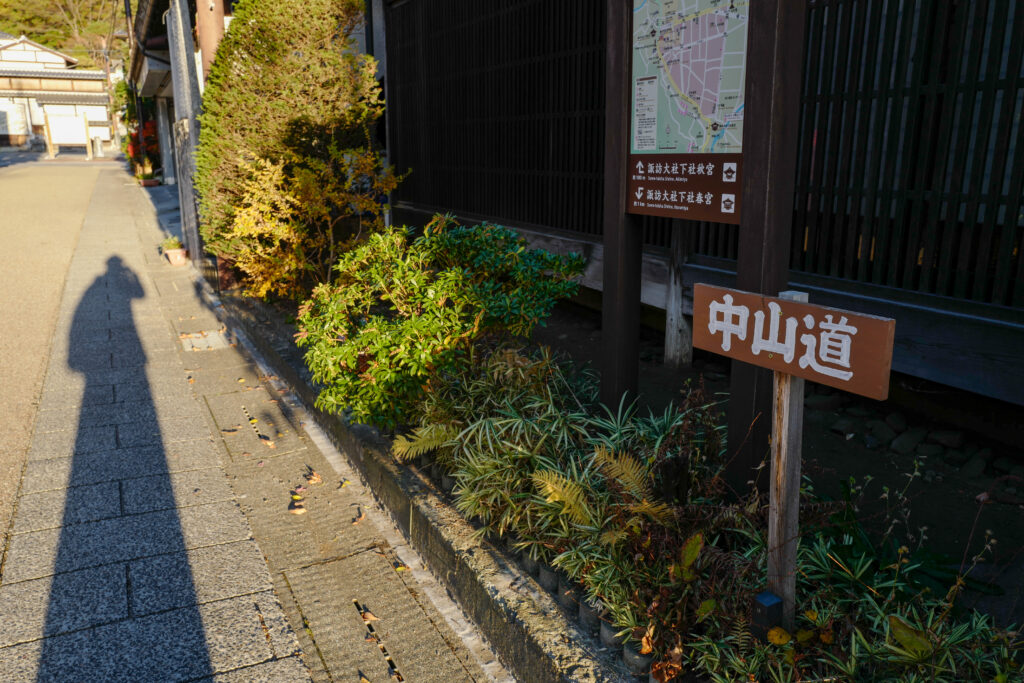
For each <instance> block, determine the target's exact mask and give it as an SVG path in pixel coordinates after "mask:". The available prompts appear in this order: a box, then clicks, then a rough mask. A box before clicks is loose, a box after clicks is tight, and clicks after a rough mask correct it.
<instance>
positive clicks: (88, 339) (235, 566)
mask: <svg viewBox="0 0 1024 683" xmlns="http://www.w3.org/2000/svg"><path fill="white" fill-rule="evenodd" d="M0 193H3V194H0V197H4V198H5V199H7V200H8V201H14V200H17V201H20V202H21V203H22V205H23V208H22V209H20V211H21V213H20V214H19V216H20V218H21V225H20V226H19V227H18V228H9V227H8V226H7V225H4V230H5V231H12V232H13V233H16V235H15V237H12V238H11V239H18V240H22V241H21V242H18V244H19V245H20V246H21V249H22V254H20V255H19V258H20V259H23V260H24V261H25V262H26V263H27V264H29V265H27V266H26V267H24V268H19V272H20V273H21V276H20V277H17V276H15V275H12V274H10V272H9V271H8V270H6V269H4V271H3V272H4V277H5V278H9V282H8V283H7V287H6V289H5V292H10V293H15V294H16V296H15V297H10V298H16V299H17V301H18V302H26V303H20V304H19V303H13V304H12V302H11V301H10V299H9V298H7V297H5V298H4V301H5V306H7V307H8V308H9V310H6V311H5V312H7V313H8V316H9V317H8V318H7V319H8V320H9V319H10V317H17V316H21V318H20V322H19V323H18V324H17V326H14V325H12V324H9V325H8V326H7V327H6V329H3V330H2V331H0V340H2V341H0V344H2V345H3V347H2V348H3V351H4V355H3V358H4V360H5V364H4V368H5V370H4V372H5V378H6V377H7V376H8V375H9V376H10V378H11V382H12V383H11V384H6V385H5V391H4V392H0V395H7V394H10V393H12V390H10V389H9V387H17V392H24V393H25V394H26V396H28V397H36V396H38V408H37V410H34V408H35V406H33V404H32V401H31V400H30V399H18V401H19V402H17V403H16V404H15V405H14V406H12V408H16V409H18V410H20V411H21V412H20V413H19V415H20V417H19V418H16V419H15V420H14V421H13V422H12V423H11V424H9V425H7V427H8V428H9V430H10V432H14V433H17V434H18V435H20V436H19V438H20V441H18V443H19V444H20V446H18V450H16V451H14V450H11V451H4V454H5V462H6V463H7V466H6V468H5V472H6V477H7V480H6V488H5V489H4V491H5V495H6V498H5V500H7V501H8V509H9V508H10V505H9V501H10V500H11V497H12V491H14V490H15V488H16V487H17V498H16V501H15V513H14V515H13V517H11V521H10V524H9V525H5V526H4V531H5V535H4V537H3V540H4V548H3V561H2V565H0V680H33V679H35V680H46V681H50V680H53V681H65V680H104V681H107V680H111V681H118V680H124V681H142V680H145V681H164V680H188V681H193V680H217V681H248V680H271V681H304V680H311V679H312V680H316V681H338V680H359V679H360V676H363V677H365V678H366V679H367V680H369V681H372V682H374V683H378V682H380V683H383V682H385V681H387V682H388V683H390V682H391V681H393V680H399V678H398V676H399V675H400V676H401V677H402V678H403V679H404V680H407V681H427V682H430V681H438V682H442V681H443V682H445V683H448V682H453V683H454V682H457V681H488V680H495V679H498V680H504V679H506V678H507V674H505V673H504V670H503V669H502V668H501V667H500V665H498V664H497V662H496V661H494V660H493V655H491V654H490V652H489V650H487V648H486V647H485V646H484V644H483V643H482V642H481V641H480V639H479V637H478V636H476V634H475V632H474V630H473V629H472V628H470V627H469V625H468V623H467V622H466V621H465V619H464V618H463V617H462V615H461V614H460V613H459V611H458V609H457V608H455V607H454V606H453V605H452V604H451V603H450V602H448V601H446V599H445V596H444V594H443V591H441V590H440V589H439V587H438V585H437V584H436V582H434V581H433V580H432V579H431V577H430V576H429V575H428V574H427V573H426V572H425V571H424V570H423V568H422V566H421V563H420V561H419V559H418V558H417V557H416V556H415V554H413V553H412V552H411V550H410V549H409V548H408V547H407V546H406V544H405V543H404V541H403V540H402V539H401V537H400V536H399V535H397V534H396V533H395V531H394V529H393V527H392V526H391V525H390V524H389V523H388V521H389V520H388V519H387V518H386V517H385V516H384V515H383V514H382V513H381V511H380V510H379V509H377V508H376V506H375V504H374V501H373V499H372V496H370V494H369V492H368V491H367V490H366V489H365V488H364V487H363V486H362V485H361V484H360V482H359V481H358V480H357V478H356V475H355V474H354V473H353V472H352V470H351V469H349V466H348V465H347V464H346V462H345V461H344V458H343V456H342V455H341V454H339V453H337V452H336V451H333V449H332V448H331V447H330V445H329V444H328V443H326V442H325V441H324V440H323V439H322V438H320V436H319V435H318V433H317V432H315V431H312V427H310V428H309V429H310V431H307V429H306V428H305V426H304V420H305V418H304V415H303V413H302V411H301V409H300V408H298V406H297V405H296V404H294V402H293V401H292V400H291V399H290V396H289V394H288V393H287V391H286V390H284V389H283V388H282V387H281V386H276V385H274V384H273V383H272V382H270V381H269V380H268V378H266V377H263V376H261V374H260V373H259V372H258V370H257V368H256V367H255V366H254V365H253V363H252V362H250V360H249V359H248V358H247V357H246V356H245V355H243V354H242V353H241V352H240V351H239V349H238V348H236V347H235V346H234V344H233V338H232V337H231V335H230V331H228V330H226V329H225V328H223V326H222V325H221V323H220V321H219V320H218V318H217V317H216V315H215V313H216V305H215V304H216V302H215V300H212V299H210V298H209V297H204V296H203V295H202V293H201V292H199V291H198V290H197V287H196V286H195V282H194V280H193V277H192V271H191V270H190V269H176V268H173V267H171V266H170V265H168V264H167V263H166V262H165V261H163V260H162V259H161V258H160V256H159V254H158V253H157V250H156V244H157V243H158V242H159V241H160V239H161V236H162V235H161V232H160V230H159V228H158V224H157V221H156V217H155V215H154V210H153V206H152V205H151V204H150V203H149V200H148V198H147V196H146V195H145V193H143V192H142V191H141V190H140V189H138V188H137V187H136V186H135V185H134V184H133V183H132V182H131V180H130V178H128V177H127V176H126V175H125V174H124V173H123V171H121V170H120V168H119V167H117V166H116V165H99V166H97V165H85V164H76V165H65V166H62V165H60V164H57V163H50V162H36V163H23V164H15V165H12V166H9V167H7V168H6V169H2V168H0ZM54 207H60V210H59V211H57V212H56V213H54V211H53V209H54ZM76 217H77V218H76ZM58 219H59V220H60V221H62V222H63V223H64V228H63V229H62V230H56V229H55V228H52V227H51V224H52V223H53V222H54V221H55V220H58ZM76 221H77V222H76ZM69 226H70V227H69ZM79 226H80V227H79ZM54 232H56V233H57V235H59V237H60V239H59V240H58V239H57V235H55V234H54ZM67 233H71V234H70V235H69V234H67ZM76 233H77V235H78V241H77V246H76V245H75V235H76ZM32 235H35V236H36V237H35V239H34V240H33V238H32V237H31V236H32ZM47 235H49V237H46V236H47ZM47 239H48V240H52V241H53V242H55V243H59V244H60V245H63V250H55V251H54V255H51V256H41V255H39V254H38V252H40V251H43V252H46V251H48V249H47V247H46V245H45V244H44V242H45V241H46V240H47ZM58 256H59V258H58ZM54 259H56V260H54ZM47 269H49V270H50V272H49V273H46V272H45V271H46V270H47ZM40 270H43V271H44V272H43V273H40V272H39V271H40ZM65 272H66V276H65ZM62 283H63V286H62ZM28 309H31V310H28ZM7 361H10V362H9V363H8V362H7ZM44 367H45V375H44V374H43V368H44ZM8 368H9V369H8ZM14 382H17V384H14ZM4 398H7V397H6V396H4ZM7 400H13V399H7ZM4 412H5V413H7V412H8V411H4ZM33 412H35V414H34V419H33ZM10 432H9V433H10ZM4 443H5V444H6V443H7V440H5V441H4ZM22 463H24V466H23V467H22ZM313 471H315V472H317V474H318V475H319V476H318V477H312V478H311V479H307V475H310V474H311V473H312V472H313ZM19 479H20V487H18V480H19ZM296 491H297V492H298V493H299V495H302V496H303V497H304V498H305V500H304V501H302V504H303V506H304V508H305V510H306V513H305V514H302V515H296V514H291V513H289V504H290V503H291V495H292V493H293V492H296Z"/></svg>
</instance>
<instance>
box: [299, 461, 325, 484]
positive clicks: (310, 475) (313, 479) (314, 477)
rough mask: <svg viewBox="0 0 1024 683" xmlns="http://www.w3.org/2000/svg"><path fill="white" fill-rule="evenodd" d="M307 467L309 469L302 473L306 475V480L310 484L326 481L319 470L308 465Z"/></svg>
mask: <svg viewBox="0 0 1024 683" xmlns="http://www.w3.org/2000/svg"><path fill="white" fill-rule="evenodd" d="M306 468H307V470H308V471H307V472H306V473H305V474H304V475H302V476H304V477H305V478H306V481H308V482H309V483H310V484H322V483H324V479H323V477H321V476H320V473H319V472H317V471H316V470H314V469H313V468H311V467H309V466H308V465H307V466H306Z"/></svg>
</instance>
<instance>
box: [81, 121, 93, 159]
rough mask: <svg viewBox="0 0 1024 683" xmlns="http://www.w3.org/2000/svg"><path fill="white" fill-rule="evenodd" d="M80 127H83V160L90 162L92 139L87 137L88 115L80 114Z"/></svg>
mask: <svg viewBox="0 0 1024 683" xmlns="http://www.w3.org/2000/svg"><path fill="white" fill-rule="evenodd" d="M82 125H83V126H85V158H86V159H87V160H89V161H92V138H90V137H89V115H88V114H86V113H85V112H82Z"/></svg>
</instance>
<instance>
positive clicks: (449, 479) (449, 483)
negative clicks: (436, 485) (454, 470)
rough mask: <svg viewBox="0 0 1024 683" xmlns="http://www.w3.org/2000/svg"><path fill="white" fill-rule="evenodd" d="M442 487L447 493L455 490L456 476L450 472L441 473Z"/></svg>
mask: <svg viewBox="0 0 1024 683" xmlns="http://www.w3.org/2000/svg"><path fill="white" fill-rule="evenodd" d="M441 488H442V489H443V490H444V492H445V493H451V492H452V491H453V490H455V477H453V476H452V475H450V474H447V473H446V474H442V475H441Z"/></svg>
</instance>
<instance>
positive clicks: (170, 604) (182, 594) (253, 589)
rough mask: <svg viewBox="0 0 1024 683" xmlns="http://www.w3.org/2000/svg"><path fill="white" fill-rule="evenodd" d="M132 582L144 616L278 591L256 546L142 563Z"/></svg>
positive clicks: (133, 569)
mask: <svg viewBox="0 0 1024 683" xmlns="http://www.w3.org/2000/svg"><path fill="white" fill-rule="evenodd" d="M129 576H130V577H131V585H132V598H131V599H132V612H133V613H134V614H139V615H143V614H153V613H156V612H163V611H165V610H168V609H174V608H177V607H186V606H188V605H191V604H194V603H197V602H198V603H200V604H202V603H206V602H212V601H215V600H222V599H225V598H232V597H237V596H241V595H247V594H252V593H259V592H265V591H268V590H271V589H272V586H271V582H270V577H269V575H268V574H267V571H266V564H265V563H264V560H263V555H262V553H261V552H260V549H259V546H258V545H257V544H256V542H255V541H239V542H237V543H226V544H224V545H215V546H209V547H206V548H198V549H196V550H189V551H187V552H182V553H172V554H169V555H159V556H157V557H150V558H145V559H142V560H136V561H134V562H132V563H130V565H129Z"/></svg>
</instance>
